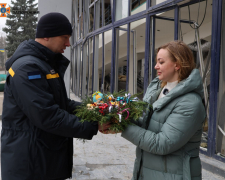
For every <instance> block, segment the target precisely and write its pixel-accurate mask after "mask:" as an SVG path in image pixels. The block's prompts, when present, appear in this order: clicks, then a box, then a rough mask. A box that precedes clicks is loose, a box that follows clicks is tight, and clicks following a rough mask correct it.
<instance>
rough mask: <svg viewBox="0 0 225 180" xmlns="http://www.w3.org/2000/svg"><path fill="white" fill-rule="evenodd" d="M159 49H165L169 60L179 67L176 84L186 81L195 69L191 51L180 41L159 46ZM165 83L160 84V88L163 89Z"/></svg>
mask: <svg viewBox="0 0 225 180" xmlns="http://www.w3.org/2000/svg"><path fill="white" fill-rule="evenodd" d="M160 49H166V50H167V51H168V52H169V55H170V58H171V60H172V61H173V62H175V63H177V64H178V65H179V66H180V69H179V70H178V74H179V76H178V82H180V81H182V80H184V79H186V78H187V77H188V76H189V75H190V74H191V71H192V70H193V69H194V68H195V61H194V56H193V53H192V51H191V49H190V48H189V47H188V46H187V45H186V44H185V43H184V42H182V41H171V42H169V43H166V44H164V45H162V46H160V47H159V48H158V50H157V54H158V52H159V50H160ZM166 83H167V82H162V84H161V87H164V86H165V85H166Z"/></svg>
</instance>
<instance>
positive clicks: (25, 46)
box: [5, 40, 70, 74]
mask: <svg viewBox="0 0 225 180" xmlns="http://www.w3.org/2000/svg"><path fill="white" fill-rule="evenodd" d="M27 55H31V56H35V57H37V58H39V59H40V60H43V61H47V62H48V63H50V64H52V63H54V64H56V65H57V67H58V70H59V71H60V72H61V73H62V74H64V73H65V71H66V69H67V67H68V65H69V62H70V61H69V60H68V59H67V58H66V57H65V56H63V55H62V54H60V53H59V54H56V53H54V52H52V51H51V50H50V49H48V48H47V47H45V46H43V45H42V44H40V43H38V42H36V41H34V40H28V41H23V42H22V43H21V44H20V45H19V46H18V47H17V49H16V51H15V52H14V54H13V55H12V57H11V58H9V59H8V60H7V61H6V63H5V67H6V70H7V71H8V70H9V68H10V67H11V66H12V64H13V63H14V62H15V61H16V60H17V59H19V58H21V57H23V56H27Z"/></svg>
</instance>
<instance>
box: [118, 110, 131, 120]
mask: <svg viewBox="0 0 225 180" xmlns="http://www.w3.org/2000/svg"><path fill="white" fill-rule="evenodd" d="M128 109H130V108H127V109H124V110H122V111H120V112H118V113H117V114H118V115H119V122H121V120H122V113H123V112H127V117H126V118H125V120H126V119H127V118H128V117H129V111H128Z"/></svg>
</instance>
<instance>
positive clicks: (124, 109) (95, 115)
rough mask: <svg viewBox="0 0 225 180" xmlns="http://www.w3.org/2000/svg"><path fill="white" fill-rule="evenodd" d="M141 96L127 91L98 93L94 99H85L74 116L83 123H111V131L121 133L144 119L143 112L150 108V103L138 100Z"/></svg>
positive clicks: (94, 95) (93, 96)
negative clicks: (130, 125)
mask: <svg viewBox="0 0 225 180" xmlns="http://www.w3.org/2000/svg"><path fill="white" fill-rule="evenodd" d="M140 94H141V93H139V94H134V95H130V94H129V93H127V92H125V91H119V92H114V93H113V94H110V93H108V94H101V93H100V92H96V93H94V94H93V95H92V97H86V98H85V99H83V100H82V105H81V106H79V107H78V108H77V109H76V110H75V111H74V114H75V115H76V116H77V117H79V118H81V122H85V121H88V122H93V121H97V122H99V123H100V124H103V123H106V122H111V123H112V125H111V128H110V130H112V131H114V132H120V131H123V130H124V129H125V128H126V127H127V126H128V125H129V124H133V123H135V121H137V120H138V119H139V118H140V117H142V115H143V111H145V110H146V108H147V107H148V106H147V105H148V103H146V102H143V101H140V100H138V98H137V96H138V95H140ZM98 98H99V99H98Z"/></svg>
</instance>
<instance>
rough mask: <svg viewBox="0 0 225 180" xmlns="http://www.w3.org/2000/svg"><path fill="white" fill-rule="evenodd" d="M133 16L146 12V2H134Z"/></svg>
mask: <svg viewBox="0 0 225 180" xmlns="http://www.w3.org/2000/svg"><path fill="white" fill-rule="evenodd" d="M131 3H132V4H131V15H134V14H137V13H139V12H141V11H144V10H146V0H132V2H131Z"/></svg>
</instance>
